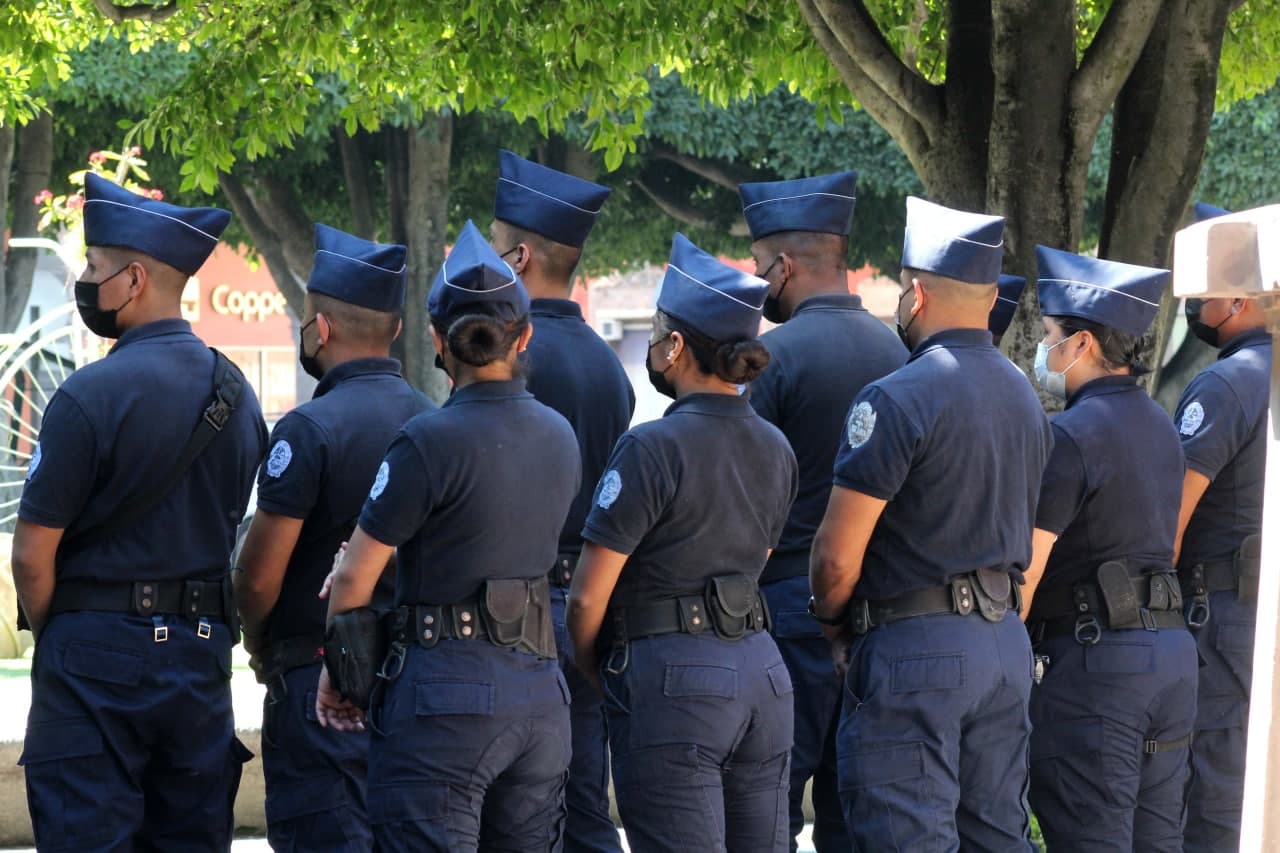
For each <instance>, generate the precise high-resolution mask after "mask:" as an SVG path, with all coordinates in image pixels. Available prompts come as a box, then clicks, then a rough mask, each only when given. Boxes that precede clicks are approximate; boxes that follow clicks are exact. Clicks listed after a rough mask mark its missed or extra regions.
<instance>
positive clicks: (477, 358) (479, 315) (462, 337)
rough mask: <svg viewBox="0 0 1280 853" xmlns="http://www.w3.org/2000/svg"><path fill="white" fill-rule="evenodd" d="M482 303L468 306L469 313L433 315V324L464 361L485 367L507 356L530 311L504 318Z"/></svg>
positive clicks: (524, 325) (451, 349) (455, 355)
mask: <svg viewBox="0 0 1280 853" xmlns="http://www.w3.org/2000/svg"><path fill="white" fill-rule="evenodd" d="M487 308H488V306H486V305H484V304H483V303H479V304H475V305H470V306H467V309H466V313H459V314H456V315H454V316H452V317H445V318H436V317H432V318H431V325H432V326H434V327H435V330H436V331H437V332H439V333H440V335H441V336H442V337H443V338H444V339H445V343H446V344H447V345H448V347H449V352H450V354H452V355H453V357H454V358H456V359H458V361H461V362H462V363H463V364H469V365H471V366H472V367H484V366H485V365H486V364H490V363H492V362H494V361H499V360H501V359H505V358H507V356H509V355H510V354H511V350H512V348H513V347H515V345H516V342H517V341H519V340H520V336H521V335H522V334H524V330H525V328H526V327H527V326H528V325H529V315H527V314H525V315H522V316H520V317H516V318H515V319H514V320H505V319H502V318H500V317H498V316H496V315H495V314H494V313H492V312H491V311H488V310H486V309H487Z"/></svg>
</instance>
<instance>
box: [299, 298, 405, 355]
mask: <svg viewBox="0 0 1280 853" xmlns="http://www.w3.org/2000/svg"><path fill="white" fill-rule="evenodd" d="M307 298H308V299H310V300H311V305H312V307H314V308H315V312H316V313H317V314H324V315H326V316H329V317H332V318H334V319H336V320H337V321H338V325H339V326H341V327H342V329H343V331H344V332H345V333H346V336H347V337H350V338H353V339H356V340H360V341H364V342H366V343H370V344H376V345H378V346H390V345H391V342H392V341H393V340H395V337H396V333H397V332H398V331H399V329H400V312H399V311H375V310H373V309H372V308H365V307H364V306H363V305H353V304H352V303H350V302H343V301H342V300H341V299H337V298H335V297H332V296H329V295H328V294H325V293H308V294H307Z"/></svg>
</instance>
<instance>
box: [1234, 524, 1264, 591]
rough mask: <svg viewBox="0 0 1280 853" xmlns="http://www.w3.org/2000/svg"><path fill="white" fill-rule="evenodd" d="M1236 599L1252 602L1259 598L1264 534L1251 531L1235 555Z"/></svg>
mask: <svg viewBox="0 0 1280 853" xmlns="http://www.w3.org/2000/svg"><path fill="white" fill-rule="evenodd" d="M1235 570H1236V600H1237V601H1239V602H1240V603H1241V604H1252V603H1254V602H1256V601H1257V600H1258V579H1259V577H1260V576H1261V574H1262V536H1261V535H1260V534H1258V533H1251V534H1249V535H1248V536H1246V537H1245V538H1244V541H1243V542H1241V543H1240V549H1239V550H1238V551H1236V556H1235Z"/></svg>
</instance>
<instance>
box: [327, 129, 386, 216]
mask: <svg viewBox="0 0 1280 853" xmlns="http://www.w3.org/2000/svg"><path fill="white" fill-rule="evenodd" d="M337 137H338V152H339V153H340V154H341V155H342V177H343V183H344V184H345V185H346V188H347V202H348V204H349V205H350V207H351V228H352V232H351V233H353V234H355V235H356V236H357V237H363V238H364V239H366V240H375V239H377V221H376V219H375V217H374V215H373V194H372V192H371V191H370V188H369V157H368V154H367V153H366V150H367V149H366V147H365V137H364V136H363V135H362V134H357V135H356V136H350V135H348V134H347V131H346V128H343V127H339V128H338V130H337Z"/></svg>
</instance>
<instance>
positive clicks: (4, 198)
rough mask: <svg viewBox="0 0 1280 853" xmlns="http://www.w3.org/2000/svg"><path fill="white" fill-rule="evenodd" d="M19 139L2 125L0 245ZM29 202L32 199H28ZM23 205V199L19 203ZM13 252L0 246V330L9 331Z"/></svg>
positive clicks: (0, 140)
mask: <svg viewBox="0 0 1280 853" xmlns="http://www.w3.org/2000/svg"><path fill="white" fill-rule="evenodd" d="M16 138H17V133H16V131H15V130H14V128H13V126H12V125H7V124H0V243H3V242H4V225H5V223H6V222H8V221H9V171H10V169H11V168H12V166H13V145H14V141H15V139H16ZM27 201H28V202H30V201H31V199H27ZM18 203H19V204H21V203H22V202H21V199H19V201H18ZM12 254H13V250H10V249H9V248H8V245H7V244H6V245H0V285H4V286H5V287H4V292H3V293H0V297H4V298H3V299H0V329H4V330H6V331H8V329H9V324H8V323H7V322H6V321H7V320H8V316H7V314H6V313H5V312H4V303H5V302H7V301H8V299H7V297H8V295H9V294H8V287H7V282H8V267H9V264H10V263H11V262H12Z"/></svg>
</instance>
